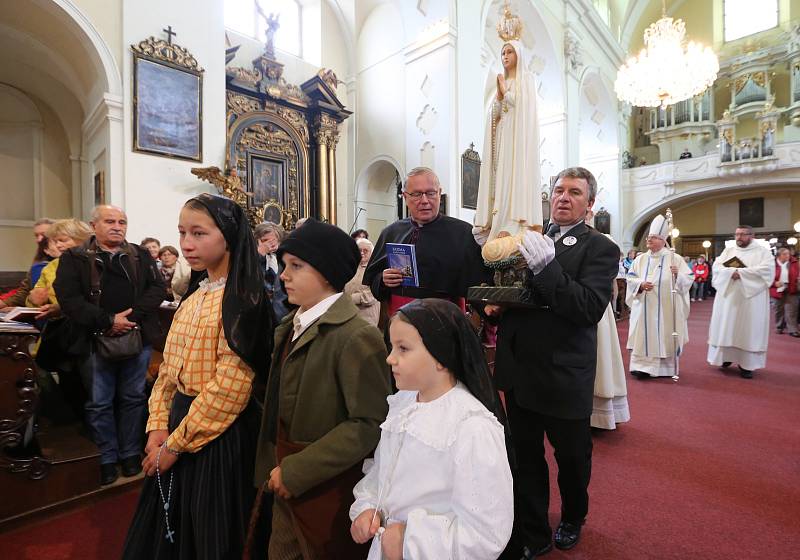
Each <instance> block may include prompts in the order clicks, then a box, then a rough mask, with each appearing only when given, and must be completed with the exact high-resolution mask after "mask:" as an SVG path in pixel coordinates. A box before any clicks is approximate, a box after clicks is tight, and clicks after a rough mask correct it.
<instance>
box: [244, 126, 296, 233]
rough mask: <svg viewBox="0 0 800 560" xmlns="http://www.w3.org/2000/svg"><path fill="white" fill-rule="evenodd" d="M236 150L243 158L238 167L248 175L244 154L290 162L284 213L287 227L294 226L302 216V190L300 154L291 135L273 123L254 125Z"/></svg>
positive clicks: (248, 128)
mask: <svg viewBox="0 0 800 560" xmlns="http://www.w3.org/2000/svg"><path fill="white" fill-rule="evenodd" d="M298 132H299V131H298ZM306 133H307V132H306ZM235 150H236V153H237V154H241V156H240V157H238V158H237V167H238V168H239V169H241V170H242V171H243V172H244V173H246V165H247V162H246V159H245V157H244V154H246V153H247V152H249V151H256V152H263V153H267V154H271V155H278V156H284V157H285V158H286V159H287V160H288V165H287V179H288V184H287V189H286V191H287V192H288V200H287V201H286V208H284V211H285V216H286V217H285V219H286V223H287V226H289V225H291V224H293V223H294V221H296V220H297V218H298V217H299V216H300V212H299V208H298V197H297V193H298V190H299V188H300V183H299V174H298V169H299V167H300V165H299V159H300V154H299V153H298V150H297V146H296V144H295V143H294V141H293V140H292V137H291V136H290V135H289V133H288V132H286V131H285V130H283V129H282V128H280V127H279V126H277V125H275V124H273V123H258V124H252V125H249V126H248V127H247V129H246V130H245V131H244V132H242V134H241V136H240V137H239V139H238V141H237V142H236V146H235ZM260 210H261V211H262V216H263V210H264V209H263V208H261V209H260Z"/></svg>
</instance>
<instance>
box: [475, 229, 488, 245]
mask: <svg viewBox="0 0 800 560" xmlns="http://www.w3.org/2000/svg"><path fill="white" fill-rule="evenodd" d="M472 237H474V238H475V243H477V244H478V245H480V246H481V247H483V246H484V245H486V242H487V241H488V240H489V230H485V229H483V228H482V227H481V226H475V227H474V228H472Z"/></svg>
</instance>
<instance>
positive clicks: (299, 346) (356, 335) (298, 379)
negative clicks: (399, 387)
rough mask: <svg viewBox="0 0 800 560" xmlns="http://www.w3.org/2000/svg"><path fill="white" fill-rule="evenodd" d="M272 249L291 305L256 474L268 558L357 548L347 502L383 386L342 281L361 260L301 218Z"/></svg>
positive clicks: (382, 365) (369, 445) (368, 448)
mask: <svg viewBox="0 0 800 560" xmlns="http://www.w3.org/2000/svg"><path fill="white" fill-rule="evenodd" d="M277 254H278V258H279V259H282V260H283V264H284V270H283V272H282V273H281V280H283V282H284V285H285V287H286V293H287V295H288V297H289V302H290V303H293V304H295V305H297V306H298V309H297V311H294V312H292V313H289V314H288V315H287V316H286V317H284V319H283V321H282V322H281V324H280V325H279V326H278V328H277V329H276V330H275V350H274V353H273V359H272V366H271V368H270V377H269V381H268V383H267V394H266V398H265V401H264V417H263V420H262V424H261V434H260V436H259V445H258V454H257V457H256V469H255V473H256V474H255V482H256V485H257V486H259V487H262V486H265V487H266V488H267V489H268V490H270V491H272V492H273V493H274V494H275V503H274V506H273V509H272V511H273V520H272V539H271V541H270V544H269V558H274V559H277V560H283V559H290V558H291V559H295V558H309V557H313V558H331V559H333V558H337V559H338V558H358V557H361V558H363V557H366V553H367V550H366V549H359V548H358V547H359V546H360V545H356V544H355V543H354V542H353V541H352V540H351V539H350V536H349V517H348V510H349V508H350V504H351V503H352V502H353V486H354V485H355V483H356V482H358V480H359V479H360V478H361V474H362V471H361V463H362V462H363V460H364V458H366V457H368V456H369V455H370V454H371V453H372V452H373V450H374V449H375V447H376V446H377V444H378V439H379V438H380V424H381V423H382V422H383V420H384V419H385V418H386V413H387V411H388V405H387V402H386V397H387V395H389V393H390V384H389V367H388V365H387V364H386V346H385V344H384V342H383V338H382V337H381V334H380V332H379V331H378V329H376V328H375V327H374V326H372V325H371V324H369V323H368V322H367V321H366V320H364V319H363V318H361V317H360V316H359V315H358V309H357V308H356V306H355V305H353V303H352V301H351V299H350V298H348V297H342V291H343V289H344V285H345V284H346V283H347V281H348V280H350V278H352V277H353V275H354V274H355V271H356V267H357V266H358V262H359V260H360V254H359V252H358V249H357V248H356V244H355V242H354V241H353V240H352V239H351V238H350V236H348V235H347V234H346V233H345V232H343V231H342V230H340V229H338V228H336V227H334V226H331V225H328V224H322V223H320V222H317V221H314V220H308V221H306V223H305V224H304V225H303V227H302V228H300V229H296V230H295V231H294V232H292V234H291V235H289V237H288V238H287V239H286V240H285V241H284V242H283V243H282V244H281V246H280V248H279V249H278V253H277Z"/></svg>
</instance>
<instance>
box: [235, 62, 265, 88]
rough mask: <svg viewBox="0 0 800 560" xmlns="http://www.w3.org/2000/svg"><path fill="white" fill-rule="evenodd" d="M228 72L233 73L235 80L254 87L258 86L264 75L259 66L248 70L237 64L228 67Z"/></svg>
mask: <svg viewBox="0 0 800 560" xmlns="http://www.w3.org/2000/svg"><path fill="white" fill-rule="evenodd" d="M228 73H229V74H232V75H233V78H234V79H235V80H237V81H239V82H242V83H245V84H247V85H250V86H252V87H256V84H258V82H260V81H261V78H262V77H263V76H262V74H261V72H260V71H259V70H258V69H257V68H253V69H252V70H247V69H246V68H241V67H239V66H235V67H232V68H228Z"/></svg>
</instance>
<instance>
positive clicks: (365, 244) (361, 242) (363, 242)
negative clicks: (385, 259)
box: [356, 237, 375, 251]
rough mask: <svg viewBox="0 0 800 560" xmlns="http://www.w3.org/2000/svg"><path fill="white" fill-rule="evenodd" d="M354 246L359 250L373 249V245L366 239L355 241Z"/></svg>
mask: <svg viewBox="0 0 800 560" xmlns="http://www.w3.org/2000/svg"><path fill="white" fill-rule="evenodd" d="M356 245H358V248H359V249H361V248H362V247H367V248H368V249H369V250H370V251H372V250H373V249H374V248H375V245H373V244H372V241H370V240H369V239H367V238H366V237H361V238H359V239H356Z"/></svg>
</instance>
